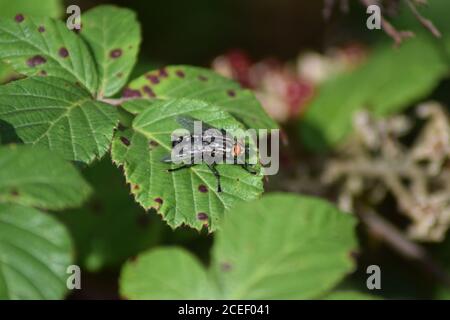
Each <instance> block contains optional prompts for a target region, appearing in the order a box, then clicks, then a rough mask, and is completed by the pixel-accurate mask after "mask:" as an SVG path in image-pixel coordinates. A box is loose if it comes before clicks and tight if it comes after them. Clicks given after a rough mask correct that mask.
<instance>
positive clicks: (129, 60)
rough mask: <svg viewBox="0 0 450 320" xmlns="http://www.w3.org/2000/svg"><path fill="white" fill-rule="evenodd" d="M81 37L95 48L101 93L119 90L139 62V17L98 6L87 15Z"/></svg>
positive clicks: (124, 10)
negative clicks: (137, 61) (137, 60)
mask: <svg viewBox="0 0 450 320" xmlns="http://www.w3.org/2000/svg"><path fill="white" fill-rule="evenodd" d="M82 19H83V28H82V29H81V35H82V36H83V38H84V39H85V40H86V42H87V43H88V45H89V46H90V48H91V49H92V51H93V53H94V57H95V61H96V64H97V68H98V72H99V87H98V94H99V95H100V96H105V97H109V96H112V95H113V94H115V93H116V92H117V91H119V90H120V89H121V88H122V87H123V86H124V85H125V82H126V81H127V79H128V76H129V75H130V73H131V70H132V69H133V66H134V64H135V63H136V57H137V53H138V51H139V44H140V42H141V34H140V29H139V23H138V22H137V20H136V14H135V13H134V12H133V11H131V10H129V9H124V8H119V7H115V6H110V5H108V6H98V7H95V8H94V9H91V10H89V11H87V12H86V13H83V18H82Z"/></svg>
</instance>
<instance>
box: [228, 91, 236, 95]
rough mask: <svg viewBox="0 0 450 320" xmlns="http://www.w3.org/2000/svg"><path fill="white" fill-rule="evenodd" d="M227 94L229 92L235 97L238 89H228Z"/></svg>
mask: <svg viewBox="0 0 450 320" xmlns="http://www.w3.org/2000/svg"><path fill="white" fill-rule="evenodd" d="M227 94H228V95H229V96H230V97H235V96H236V91H234V90H228V91H227Z"/></svg>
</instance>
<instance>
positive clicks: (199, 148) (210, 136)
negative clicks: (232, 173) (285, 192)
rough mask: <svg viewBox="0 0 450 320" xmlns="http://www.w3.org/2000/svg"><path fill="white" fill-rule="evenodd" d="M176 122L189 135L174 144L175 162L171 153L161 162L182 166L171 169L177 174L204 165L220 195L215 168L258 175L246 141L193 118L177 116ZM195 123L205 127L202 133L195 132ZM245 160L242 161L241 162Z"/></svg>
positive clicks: (220, 187)
mask: <svg viewBox="0 0 450 320" xmlns="http://www.w3.org/2000/svg"><path fill="white" fill-rule="evenodd" d="M176 121H177V122H178V123H179V124H180V125H181V126H182V127H183V128H184V129H186V130H187V131H188V133H187V134H184V135H179V136H177V137H176V139H175V140H174V141H173V142H172V151H174V150H176V151H177V152H175V156H176V161H174V159H173V156H174V153H173V152H172V154H171V155H168V156H166V157H164V158H163V159H162V161H163V162H165V163H174V162H176V163H183V164H182V165H181V166H179V167H177V168H172V169H169V170H168V171H169V172H174V171H178V170H182V169H187V168H190V167H193V166H195V165H196V164H199V161H198V160H199V159H200V160H201V161H200V163H205V164H206V165H207V166H208V168H209V169H210V170H211V172H212V173H213V175H214V176H215V177H216V179H217V191H218V192H222V186H221V184H220V173H219V171H218V170H217V168H216V165H217V164H220V163H225V164H239V165H240V166H241V167H242V168H244V169H245V170H246V171H247V172H249V173H251V174H257V171H255V170H253V169H252V168H251V165H250V164H249V163H248V162H247V161H248V158H249V154H250V147H249V145H248V144H245V142H244V141H240V140H238V139H237V138H236V137H234V136H233V135H231V134H230V133H229V132H227V131H226V130H225V129H218V128H214V127H212V126H211V125H209V124H207V123H205V122H202V121H200V120H198V119H195V118H193V117H190V116H178V117H177V118H176ZM195 122H200V123H201V124H202V130H201V131H200V132H196V131H195V130H194V128H195V127H194V126H195ZM242 158H243V160H241V159H242Z"/></svg>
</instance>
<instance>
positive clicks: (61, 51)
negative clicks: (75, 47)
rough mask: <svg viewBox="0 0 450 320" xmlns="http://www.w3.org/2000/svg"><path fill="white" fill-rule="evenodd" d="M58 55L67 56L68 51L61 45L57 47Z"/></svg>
mask: <svg viewBox="0 0 450 320" xmlns="http://www.w3.org/2000/svg"><path fill="white" fill-rule="evenodd" d="M58 53H59V55H60V56H61V57H63V58H67V57H68V56H69V51H67V49H66V48H64V47H62V48H61V49H59V51H58Z"/></svg>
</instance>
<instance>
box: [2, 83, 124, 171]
mask: <svg viewBox="0 0 450 320" xmlns="http://www.w3.org/2000/svg"><path fill="white" fill-rule="evenodd" d="M0 121H2V123H3V125H2V130H1V131H2V132H0V133H1V134H2V141H3V142H5V140H10V141H22V142H24V143H26V144H33V145H40V146H45V147H48V148H49V149H50V150H52V151H55V152H57V153H60V154H61V155H62V156H63V157H64V158H65V159H68V160H76V161H81V162H85V163H89V162H91V161H92V160H94V159H95V158H100V157H101V156H103V155H104V154H105V152H106V151H107V150H108V149H109V145H110V142H111V139H112V136H113V130H114V128H115V126H116V125H117V122H118V113H117V110H116V109H115V108H114V107H112V106H110V105H108V104H105V103H102V102H99V101H95V100H91V98H90V96H89V93H88V92H87V91H86V90H85V89H83V88H80V87H77V86H75V85H72V84H71V83H70V82H67V81H66V80H63V79H59V78H54V77H32V78H27V79H24V80H19V81H14V82H12V83H9V84H7V85H4V86H0Z"/></svg>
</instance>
